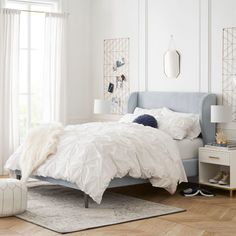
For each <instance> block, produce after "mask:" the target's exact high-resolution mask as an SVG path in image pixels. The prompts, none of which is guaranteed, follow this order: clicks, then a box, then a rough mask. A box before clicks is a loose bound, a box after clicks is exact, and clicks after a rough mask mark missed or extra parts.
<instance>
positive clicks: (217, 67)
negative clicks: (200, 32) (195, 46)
mask: <svg viewBox="0 0 236 236" xmlns="http://www.w3.org/2000/svg"><path fill="white" fill-rule="evenodd" d="M235 13H236V1H235V0H224V1H222V0H212V1H211V18H210V22H209V23H210V26H211V27H210V28H211V31H210V33H211V48H210V51H211V68H210V70H211V91H212V92H214V93H216V94H218V100H219V101H218V102H219V103H221V100H222V98H221V93H222V32H223V28H229V27H236V14H235ZM222 127H223V128H224V129H225V132H226V133H227V134H228V136H229V137H231V138H232V139H235V140H236V122H232V123H230V124H227V125H224V126H222Z"/></svg>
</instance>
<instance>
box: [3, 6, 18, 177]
mask: <svg viewBox="0 0 236 236" xmlns="http://www.w3.org/2000/svg"><path fill="white" fill-rule="evenodd" d="M19 29H20V11H17V10H10V9H0V96H1V97H0V175H2V174H4V169H3V167H4V163H5V161H6V160H7V158H8V157H9V156H10V154H11V153H12V152H13V150H14V149H15V148H17V146H18V145H19V134H18V131H19V130H18V123H19V122H18V115H19V112H18V75H19V73H18V64H19Z"/></svg>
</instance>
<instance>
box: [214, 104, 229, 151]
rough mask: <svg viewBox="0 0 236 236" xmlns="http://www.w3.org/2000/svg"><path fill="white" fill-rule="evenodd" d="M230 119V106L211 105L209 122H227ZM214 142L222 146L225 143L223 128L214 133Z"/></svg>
mask: <svg viewBox="0 0 236 236" xmlns="http://www.w3.org/2000/svg"><path fill="white" fill-rule="evenodd" d="M231 121H232V109H231V107H230V106H224V105H212V106H211V123H228V122H231ZM216 143H217V144H219V145H222V146H225V145H227V137H226V135H225V134H224V132H223V130H222V129H220V130H219V132H217V133H216Z"/></svg>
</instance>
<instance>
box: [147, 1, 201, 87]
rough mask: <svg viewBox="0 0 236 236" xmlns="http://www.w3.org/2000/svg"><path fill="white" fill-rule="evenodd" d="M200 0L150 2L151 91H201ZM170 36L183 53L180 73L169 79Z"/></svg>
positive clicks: (149, 61) (149, 83)
mask: <svg viewBox="0 0 236 236" xmlns="http://www.w3.org/2000/svg"><path fill="white" fill-rule="evenodd" d="M199 11H200V9H199V0H191V1H190V0H165V1H162V0H159V1H157V0H149V1H148V32H147V33H148V88H147V89H148V90H158V91H199V90H200V87H199V86H200V82H199V80H200V75H199V73H200V71H199V51H200V42H199V27H200V26H199ZM170 35H173V37H174V44H175V47H176V49H177V50H178V51H179V53H180V55H181V68H180V69H181V73H180V75H179V77H178V78H177V79H168V78H166V76H165V74H164V70H163V55H164V53H165V52H166V50H168V47H169V42H170Z"/></svg>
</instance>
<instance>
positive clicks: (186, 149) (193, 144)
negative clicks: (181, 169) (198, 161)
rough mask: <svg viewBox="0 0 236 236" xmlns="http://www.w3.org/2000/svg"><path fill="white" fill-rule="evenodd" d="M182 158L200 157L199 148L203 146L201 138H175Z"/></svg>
mask: <svg viewBox="0 0 236 236" xmlns="http://www.w3.org/2000/svg"><path fill="white" fill-rule="evenodd" d="M175 142H176V144H177V146H178V148H179V152H180V157H181V159H182V160H186V159H193V158H197V157H198V148H199V147H202V146H203V141H202V139H201V138H195V139H193V140H191V139H183V140H175Z"/></svg>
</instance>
